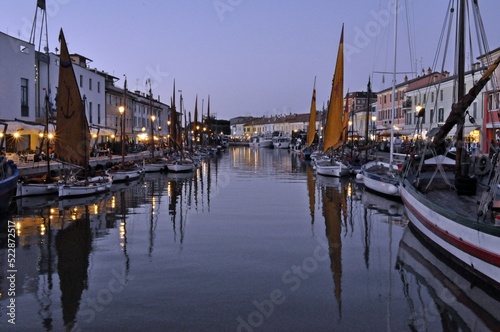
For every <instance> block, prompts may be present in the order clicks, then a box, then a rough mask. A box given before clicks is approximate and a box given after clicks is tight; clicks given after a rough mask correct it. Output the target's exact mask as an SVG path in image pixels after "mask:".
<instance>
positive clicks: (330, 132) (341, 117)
mask: <svg viewBox="0 0 500 332" xmlns="http://www.w3.org/2000/svg"><path fill="white" fill-rule="evenodd" d="M343 93H344V26H342V32H341V36H340V43H339V49H338V54H337V62H336V65H335V73H334V75H333V83H332V91H331V94H330V103H329V104H328V117H327V119H326V124H325V139H324V143H323V152H327V151H328V152H329V154H328V157H327V158H324V159H323V160H317V161H316V163H315V165H314V166H315V169H316V173H317V174H320V175H326V176H335V177H341V176H346V175H348V174H350V170H349V166H348V165H347V164H346V163H344V162H343V161H342V160H341V158H340V156H338V155H336V151H335V150H337V149H338V148H339V147H341V146H342V145H343V144H344V139H345V136H346V135H345V134H346V132H345V129H346V128H347V120H348V119H347V114H346V112H345V111H344V106H343V104H344V101H343Z"/></svg>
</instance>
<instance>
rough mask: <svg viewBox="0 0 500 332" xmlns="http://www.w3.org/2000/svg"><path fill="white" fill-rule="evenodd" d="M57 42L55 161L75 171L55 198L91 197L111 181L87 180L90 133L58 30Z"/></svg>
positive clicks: (99, 178)
mask: <svg viewBox="0 0 500 332" xmlns="http://www.w3.org/2000/svg"><path fill="white" fill-rule="evenodd" d="M59 41H60V43H61V53H60V65H59V84H58V86H59V89H58V91H59V93H58V95H57V125H56V137H57V139H56V142H55V153H56V158H57V159H58V160H59V161H61V162H63V163H64V164H69V165H71V167H72V168H73V169H75V168H76V169H78V171H77V172H76V173H73V174H70V175H69V176H66V177H65V178H64V180H61V181H60V182H59V186H58V192H59V197H68V196H82V195H93V194H96V193H101V192H104V191H107V190H109V188H110V187H111V180H110V178H109V177H98V178H91V177H90V176H89V174H88V165H89V159H90V130H89V126H88V122H87V117H86V115H85V105H84V102H83V101H82V98H81V96H80V90H79V88H78V83H77V81H76V77H75V72H74V69H73V64H72V61H71V58H70V56H69V52H68V47H67V45H66V40H65V38H64V34H63V31H62V29H61V31H60V34H59ZM80 173H83V176H80Z"/></svg>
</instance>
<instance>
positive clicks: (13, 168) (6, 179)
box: [0, 122, 19, 211]
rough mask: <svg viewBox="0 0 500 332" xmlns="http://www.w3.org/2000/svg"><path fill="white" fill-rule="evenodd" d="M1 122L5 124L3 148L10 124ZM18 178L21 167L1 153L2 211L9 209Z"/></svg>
mask: <svg viewBox="0 0 500 332" xmlns="http://www.w3.org/2000/svg"><path fill="white" fill-rule="evenodd" d="M0 124H3V125H4V129H3V135H2V138H1V140H0V147H2V148H3V146H4V143H5V141H4V140H5V133H6V131H7V126H8V125H7V123H4V122H0ZM18 178H19V169H18V168H17V165H16V164H15V163H14V161H12V160H9V159H7V156H5V155H0V211H5V210H7V209H8V207H9V205H10V202H11V199H12V197H13V196H14V195H15V193H16V187H17V179H18Z"/></svg>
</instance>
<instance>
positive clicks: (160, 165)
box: [143, 163, 167, 173]
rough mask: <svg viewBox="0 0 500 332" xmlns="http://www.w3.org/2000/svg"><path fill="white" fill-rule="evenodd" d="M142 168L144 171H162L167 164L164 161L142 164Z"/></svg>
mask: <svg viewBox="0 0 500 332" xmlns="http://www.w3.org/2000/svg"><path fill="white" fill-rule="evenodd" d="M143 168H144V172H146V173H154V172H162V171H164V170H166V169H167V164H165V163H155V164H144V165H143Z"/></svg>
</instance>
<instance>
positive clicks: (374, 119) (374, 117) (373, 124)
mask: <svg viewBox="0 0 500 332" xmlns="http://www.w3.org/2000/svg"><path fill="white" fill-rule="evenodd" d="M375 121H377V116H376V115H372V130H373V136H372V137H373V141H374V142H375Z"/></svg>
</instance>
